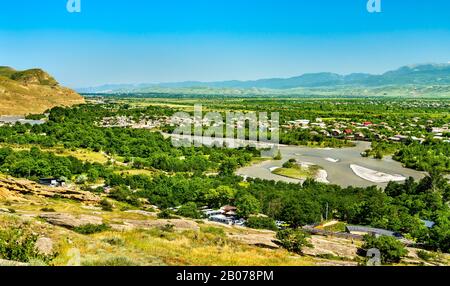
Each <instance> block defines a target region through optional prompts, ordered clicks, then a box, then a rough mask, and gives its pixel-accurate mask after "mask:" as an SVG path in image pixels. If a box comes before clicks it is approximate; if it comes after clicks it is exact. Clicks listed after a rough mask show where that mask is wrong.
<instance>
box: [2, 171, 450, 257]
mask: <svg viewBox="0 0 450 286" xmlns="http://www.w3.org/2000/svg"><path fill="white" fill-rule="evenodd" d="M105 200H106V197H105V195H104V194H100V193H96V194H94V193H91V192H86V191H82V190H79V189H78V188H77V187H76V186H68V187H66V188H50V187H45V186H40V185H38V184H36V183H34V182H31V181H27V180H24V179H15V178H11V177H6V176H3V175H1V174H0V242H1V241H2V240H3V242H5V241H6V242H9V241H11V242H12V241H14V243H16V242H17V241H22V246H20V245H18V246H17V247H16V248H15V250H21V252H8V251H3V252H2V251H0V266H2V265H14V266H15V265H54V266H64V265H86V266H132V265H143V266H151V265H158V266H160V265H172V266H174V265H224V266H234V265H242V266H253V265H258V266H284V265H286V266H313V265H315V266H342V265H345V266H356V265H358V263H361V258H360V257H359V256H358V254H357V253H358V248H359V247H360V246H361V243H362V242H360V241H353V240H349V239H345V238H338V237H333V236H321V235H313V236H312V237H311V239H310V243H311V245H312V247H308V248H305V249H304V254H305V255H303V256H300V255H297V254H293V253H289V252H287V251H286V250H284V249H281V248H280V247H279V246H278V244H277V243H276V237H275V233H274V232H272V231H265V230H254V229H249V228H243V227H237V226H236V227H232V226H227V225H222V224H217V223H213V222H210V221H207V220H192V219H186V218H182V217H173V218H171V219H163V218H159V217H158V215H157V213H158V210H156V209H150V208H146V209H145V210H144V209H137V208H133V207H131V206H129V205H127V204H125V203H121V202H118V201H114V200H111V199H108V204H105V203H104V202H105ZM105 205H110V206H111V207H110V208H105ZM26 238H28V240H26V241H28V243H29V244H24V243H23V241H24V240H25V239H26ZM14 245H15V244H14ZM26 245H28V246H29V245H34V247H35V249H36V251H33V249H30V247H28V248H27V249H28V250H27V256H17V255H12V254H14V253H23V252H24V250H23V249H24V247H25V246H26ZM0 246H1V245H0ZM3 246H5V244H4V243H3ZM0 250H1V247H0ZM408 252H409V254H408V256H407V257H406V258H404V260H403V261H402V265H447V264H448V262H449V257H448V256H447V255H441V256H440V257H439V259H438V260H436V261H434V260H433V261H424V260H422V259H421V258H419V257H418V250H417V249H412V248H408ZM9 256H14V257H18V258H20V259H11V258H10V257H9ZM436 259H437V258H436Z"/></svg>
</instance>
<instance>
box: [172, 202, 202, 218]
mask: <svg viewBox="0 0 450 286" xmlns="http://www.w3.org/2000/svg"><path fill="white" fill-rule="evenodd" d="M177 214H178V215H180V216H183V217H189V218H194V219H199V218H201V217H202V214H201V213H200V212H199V211H198V208H197V205H196V204H195V203H194V202H190V203H187V204H185V205H183V206H182V207H181V208H179V209H178V211H177Z"/></svg>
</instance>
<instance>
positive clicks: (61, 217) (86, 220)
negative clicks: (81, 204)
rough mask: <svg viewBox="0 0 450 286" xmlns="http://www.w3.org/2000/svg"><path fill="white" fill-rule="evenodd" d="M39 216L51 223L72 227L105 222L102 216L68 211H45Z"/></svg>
mask: <svg viewBox="0 0 450 286" xmlns="http://www.w3.org/2000/svg"><path fill="white" fill-rule="evenodd" d="M39 217H40V218H42V219H44V220H45V221H46V222H48V223H50V224H53V225H57V226H62V227H66V228H70V229H71V228H75V227H80V226H83V225H88V224H92V225H101V224H103V219H102V218H100V217H96V216H88V215H80V216H74V215H71V214H66V213H44V214H41V215H39Z"/></svg>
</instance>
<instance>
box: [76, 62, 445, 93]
mask: <svg viewBox="0 0 450 286" xmlns="http://www.w3.org/2000/svg"><path fill="white" fill-rule="evenodd" d="M392 85H395V86H400V85H419V86H423V85H450V64H422V65H411V66H404V67H401V68H399V69H397V70H393V71H388V72H386V73H384V74H381V75H374V74H367V73H353V74H349V75H340V74H336V73H328V72H323V73H309V74H303V75H301V76H297V77H291V78H270V79H260V80H253V81H238V80H230V81H219V82H199V81H198V82H197V81H187V82H174V83H157V84H151V83H148V84H146V83H144V84H108V85H103V86H98V87H90V88H80V89H77V91H78V92H80V93H121V92H145V91H147V90H149V89H151V88H201V87H204V88H236V89H249V88H261V89H292V88H332V87H381V86H392Z"/></svg>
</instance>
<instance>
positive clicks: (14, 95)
mask: <svg viewBox="0 0 450 286" xmlns="http://www.w3.org/2000/svg"><path fill="white" fill-rule="evenodd" d="M83 102H84V99H83V98H82V97H81V96H80V95H79V94H77V93H76V92H74V91H72V90H70V89H68V88H64V87H60V86H58V85H57V82H56V81H55V80H54V79H53V78H52V77H51V76H49V75H48V74H46V73H45V72H43V71H41V70H38V69H34V70H28V71H22V72H16V71H14V70H12V69H10V68H6V67H0V115H27V114H35V113H43V112H44V111H46V110H47V109H49V108H52V107H55V106H60V105H62V106H70V105H74V104H80V103H83Z"/></svg>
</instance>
